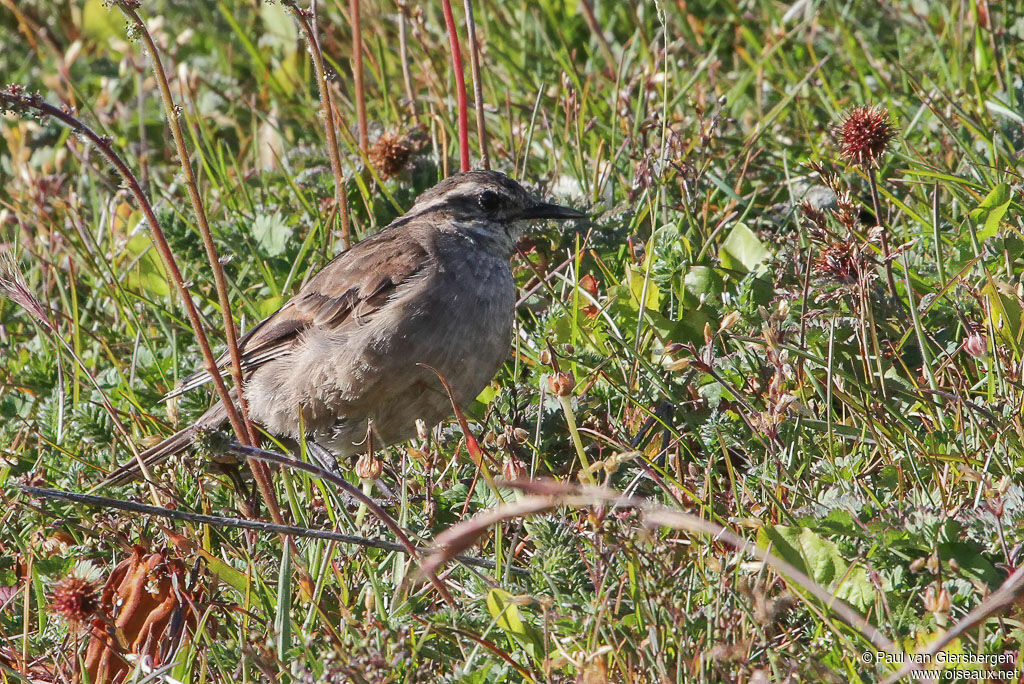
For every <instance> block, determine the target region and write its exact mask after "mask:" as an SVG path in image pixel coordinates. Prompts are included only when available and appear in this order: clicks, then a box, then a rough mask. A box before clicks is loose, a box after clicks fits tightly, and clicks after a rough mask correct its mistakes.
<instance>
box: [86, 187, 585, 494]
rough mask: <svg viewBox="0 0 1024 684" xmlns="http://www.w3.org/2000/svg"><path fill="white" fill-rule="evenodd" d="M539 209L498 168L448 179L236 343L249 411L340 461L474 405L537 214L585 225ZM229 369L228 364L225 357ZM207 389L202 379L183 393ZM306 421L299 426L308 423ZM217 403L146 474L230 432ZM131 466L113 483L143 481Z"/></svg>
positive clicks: (160, 449)
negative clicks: (513, 262)
mask: <svg viewBox="0 0 1024 684" xmlns="http://www.w3.org/2000/svg"><path fill="white" fill-rule="evenodd" d="M582 216H583V214H581V213H579V212H576V211H574V210H572V209H567V208H565V207H558V206H555V205H551V204H545V203H541V202H536V201H534V200H533V199H531V198H530V197H529V195H528V194H527V193H526V191H525V190H524V189H523V188H522V186H520V185H519V184H518V183H516V182H515V181H513V180H512V179H510V178H508V177H507V176H505V175H504V174H501V173H498V172H495V171H470V172H466V173H460V174H456V175H454V176H451V177H449V178H447V179H445V180H444V181H442V182H441V183H439V184H438V185H436V186H434V187H433V188H431V189H430V190H428V191H426V192H425V193H423V194H422V195H421V196H420V197H419V198H418V199H417V201H416V203H415V204H414V206H413V207H412V209H410V210H409V212H408V213H407V214H406V215H405V216H402V217H401V218H398V219H396V220H395V221H394V222H392V223H391V225H389V226H388V227H387V228H384V229H383V230H381V231H380V232H379V233H377V234H376V235H373V236H372V237H369V238H367V239H365V240H363V241H362V242H359V243H358V244H356V245H353V246H352V247H351V248H350V249H349V250H347V251H345V252H343V253H341V254H339V255H338V256H337V257H336V258H335V259H334V260H332V261H331V262H330V263H329V264H327V266H325V267H324V268H323V270H321V271H320V272H319V273H317V274H316V275H315V276H313V277H312V278H311V279H310V280H309V281H308V282H307V283H306V285H305V286H304V287H303V288H302V289H301V290H300V292H299V293H298V294H297V295H295V296H294V297H293V298H292V299H290V300H289V301H288V302H287V303H285V304H284V306H282V307H281V308H280V309H278V310H277V311H276V312H275V313H274V314H272V315H271V316H270V317H268V318H267V319H265V320H264V321H262V322H261V323H259V324H258V325H257V326H256V327H254V328H253V329H252V330H251V331H250V332H249V333H248V334H246V335H245V336H244V337H242V339H241V340H240V341H239V348H240V351H241V354H242V366H243V371H244V372H245V376H246V378H245V381H244V388H245V389H244V391H245V397H246V399H247V400H248V402H249V410H250V414H251V416H252V418H253V420H255V421H256V422H257V423H259V424H260V425H262V426H263V427H264V428H266V429H267V430H268V431H269V432H271V433H272V434H274V435H277V436H279V437H283V438H288V439H291V440H297V439H299V438H300V437H302V436H303V435H300V427H299V426H300V424H301V425H302V426H303V427H304V429H305V435H304V436H305V438H306V439H307V440H309V441H311V442H313V443H315V444H317V445H319V446H322V447H325V448H326V449H327V450H329V451H331V452H333V453H334V454H336V455H338V456H350V455H352V454H354V453H358V452H360V451H363V450H365V448H366V445H365V443H364V442H365V437H366V431H367V424H368V421H372V422H373V428H374V445H375V446H384V445H387V444H393V443H396V442H401V441H404V440H407V439H409V438H410V437H412V436H413V435H414V434H415V430H416V427H415V425H416V419H418V418H419V419H422V420H423V421H424V422H426V424H427V425H434V424H436V423H437V422H439V421H440V420H442V419H443V418H445V417H446V416H448V415H449V414H450V413H451V404H450V401H449V399H448V396H447V395H446V394H445V392H444V390H443V388H442V387H441V384H440V382H439V381H438V379H437V377H436V376H435V375H434V373H433V372H432V371H430V370H428V369H426V368H423V367H422V366H420V365H418V364H426V365H429V366H431V367H432V368H435V369H437V370H438V371H439V372H440V373H441V374H442V375H444V377H445V378H446V379H447V380H448V382H449V383H450V385H451V386H452V389H453V393H454V395H455V400H456V402H457V403H459V404H460V405H463V404H466V403H468V402H469V401H472V399H473V398H475V397H476V395H477V394H479V392H480V391H481V390H482V389H483V388H484V386H486V384H487V383H488V382H489V381H490V379H491V378H492V377H493V376H494V373H495V371H497V369H498V367H499V366H500V365H501V363H502V362H503V361H504V359H505V357H506V355H507V354H508V349H509V342H510V338H511V334H512V323H513V318H514V307H515V287H514V284H513V281H512V273H511V270H510V267H509V258H510V257H511V255H512V253H513V251H514V249H515V242H516V240H517V239H518V237H519V236H520V234H521V232H522V229H523V227H524V223H523V222H524V221H525V220H527V219H540V218H555V219H566V218H579V217H582ZM219 363H220V366H221V367H222V368H226V367H227V365H228V363H229V361H228V359H227V357H226V356H224V357H222V358H221V359H220V361H219ZM207 381H209V376H208V375H207V374H206V373H205V371H201V372H199V373H195V374H193V375H192V376H190V377H189V378H186V380H185V381H184V382H183V384H182V387H181V388H179V389H178V390H177V391H176V392H177V393H180V392H184V391H187V390H189V389H192V388H194V387H197V386H199V385H201V384H203V383H205V382H207ZM300 415H301V421H300ZM224 421H225V411H224V407H223V406H222V405H221V404H220V403H217V404H215V405H214V406H213V407H212V408H211V409H210V410H209V411H207V412H206V413H205V414H203V415H202V416H201V417H200V418H199V419H198V420H197V421H196V422H195V423H194V424H193V425H191V426H189V427H188V428H185V429H184V430H182V431H180V432H178V433H176V434H175V435H172V436H171V437H169V438H168V439H166V440H165V441H164V442H162V443H160V444H158V445H157V446H155V447H153V448H152V449H149V450H147V451H146V452H144V453H143V454H142V458H143V459H144V460H145V461H146V463H147V464H148V465H153V464H157V463H159V462H162V461H163V460H165V459H166V458H167V457H169V456H170V455H171V454H174V453H177V452H179V451H181V450H183V449H185V448H186V447H187V446H188V445H189V444H190V443H191V441H192V440H193V438H194V436H195V434H196V432H197V431H198V430H199V429H210V428H216V427H218V426H220V425H221V424H222V423H223V422H224ZM137 467H138V466H137V463H136V462H135V461H134V460H132V461H131V462H129V463H126V464H125V465H123V466H121V467H120V468H118V469H117V470H116V471H114V472H113V473H112V474H111V475H110V476H109V477H108V478H107V480H106V481H105V483H106V484H109V483H116V482H121V481H124V480H126V479H130V478H133V477H135V476H136V474H137Z"/></svg>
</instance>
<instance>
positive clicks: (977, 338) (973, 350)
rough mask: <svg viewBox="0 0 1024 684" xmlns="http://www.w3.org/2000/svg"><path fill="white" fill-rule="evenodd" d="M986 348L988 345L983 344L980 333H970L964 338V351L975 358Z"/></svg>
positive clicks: (983, 353) (979, 356) (982, 353)
mask: <svg viewBox="0 0 1024 684" xmlns="http://www.w3.org/2000/svg"><path fill="white" fill-rule="evenodd" d="M987 350H988V345H987V344H985V338H984V337H983V336H982V335H981V334H980V333H971V334H970V335H968V337H967V339H966V340H964V351H965V352H967V353H968V354H970V355H971V356H973V357H974V358H976V359H980V358H981V357H983V356H984V355H985V352H986V351H987Z"/></svg>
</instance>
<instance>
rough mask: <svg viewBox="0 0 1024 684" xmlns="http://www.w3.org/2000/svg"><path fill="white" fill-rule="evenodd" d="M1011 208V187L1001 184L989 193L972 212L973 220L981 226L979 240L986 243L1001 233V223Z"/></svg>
mask: <svg viewBox="0 0 1024 684" xmlns="http://www.w3.org/2000/svg"><path fill="white" fill-rule="evenodd" d="M1009 206H1010V186H1009V185H1007V184H1006V183H1000V184H999V185H997V186H996V187H994V188H992V190H991V191H990V192H989V193H988V196H986V197H985V199H983V200H982V201H981V204H979V205H978V207H977V208H976V209H974V210H973V211H971V220H972V221H974V222H975V223H979V224H981V230H979V231H978V239H979V240H981V241H982V242H984V241H985V240H988V239H989V238H991V237H993V236H995V234H996V233H997V232H998V231H999V222H1000V221H1002V220H1003V216H1005V215H1006V210H1007V208H1008V207H1009Z"/></svg>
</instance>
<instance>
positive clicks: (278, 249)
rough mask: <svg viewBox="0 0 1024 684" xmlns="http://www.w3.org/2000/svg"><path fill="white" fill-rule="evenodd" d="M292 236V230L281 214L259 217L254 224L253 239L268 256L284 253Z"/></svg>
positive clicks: (276, 212)
mask: <svg viewBox="0 0 1024 684" xmlns="http://www.w3.org/2000/svg"><path fill="white" fill-rule="evenodd" d="M291 236H292V228H291V226H289V225H288V224H287V223H285V221H284V218H283V217H282V216H281V212H278V211H275V212H274V213H273V214H270V215H267V214H263V215H261V216H257V217H256V220H255V221H253V222H252V237H253V239H255V240H256V244H257V246H259V248H260V251H262V252H263V253H264V254H266V255H267V256H279V255H280V254H282V253H284V248H285V245H287V244H288V238H290V237H291Z"/></svg>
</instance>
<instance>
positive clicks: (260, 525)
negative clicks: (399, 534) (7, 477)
mask: <svg viewBox="0 0 1024 684" xmlns="http://www.w3.org/2000/svg"><path fill="white" fill-rule="evenodd" d="M19 489H20V490H21V491H22V492H24V493H25V494H28V495H29V496H38V497H40V498H44V499H60V500H62V501H71V502H74V503H80V504H85V505H86V506H96V507H98V508H113V509H117V510H119V511H129V512H131V513H141V514H143V515H154V516H157V517H160V518H168V519H171V520H180V521H182V522H192V523H197V524H201V525H213V526H214V527H234V528H237V529H242V530H256V531H258V532H271V533H274V534H287V535H289V536H292V537H306V538H308V539H329V540H331V541H337V542H342V543H344V544H355V545H357V546H362V547H365V548H368V549H381V550H383V551H394V552H396V553H406V554H407V553H409V550H408V549H407V548H406V547H405V546H403V545H402V544H397V543H395V542H390V541H387V540H384V539H371V538H368V537H360V536H357V535H352V534H343V533H341V532H334V531H333V530H318V529H314V528H310V527H299V526H297V525H278V524H275V523H270V522H265V521H263V520H249V519H246V518H227V517H223V516H218V515H207V514H205V513H191V512H189V511H181V510H177V509H173V508H163V507H161V506H150V505H147V504H140V503H136V502H134V501H125V500H123V499H111V498H110V497H106V496H95V495H92V494H79V493H78V492H68V491H65V490H62V489H49V488H45V487H24V486H23V487H19ZM415 548H416V550H417V551H418V552H420V553H426V552H428V551H430V549H429V548H427V547H415ZM456 560H457V561H459V562H460V563H464V564H465V565H472V566H474V567H478V568H483V569H485V570H494V569H496V567H497V566H496V563H495V562H494V561H491V560H487V559H484V558H475V557H473V556H457V557H456ZM513 571H514V572H518V573H522V574H525V573H526V571H525V570H523V569H522V568H514V570H513Z"/></svg>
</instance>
